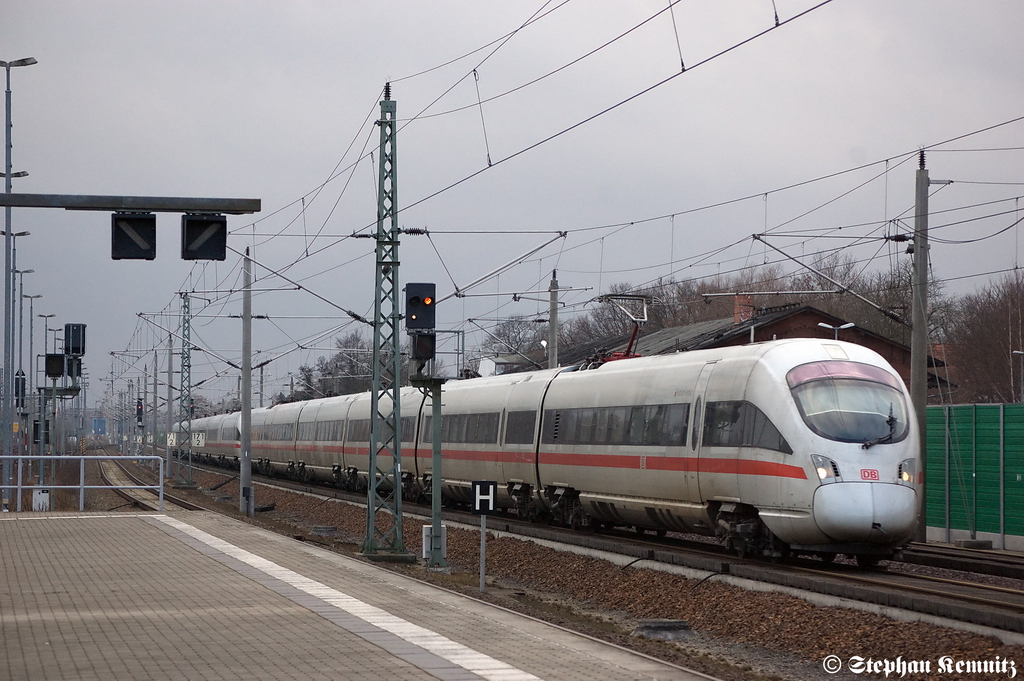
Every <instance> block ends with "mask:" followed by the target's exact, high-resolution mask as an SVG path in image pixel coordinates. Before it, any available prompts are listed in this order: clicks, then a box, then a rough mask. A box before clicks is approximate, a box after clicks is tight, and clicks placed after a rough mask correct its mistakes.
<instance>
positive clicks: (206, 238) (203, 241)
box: [181, 215, 228, 260]
mask: <svg viewBox="0 0 1024 681" xmlns="http://www.w3.org/2000/svg"><path fill="white" fill-rule="evenodd" d="M227 247H228V220H227V218H225V217H224V216H223V215H182V216H181V259H182V260H224V258H225V256H226V255H227Z"/></svg>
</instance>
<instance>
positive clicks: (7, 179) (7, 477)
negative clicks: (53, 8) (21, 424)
mask: <svg viewBox="0 0 1024 681" xmlns="http://www.w3.org/2000/svg"><path fill="white" fill-rule="evenodd" d="M35 63H36V60H35V58H34V57H25V58H24V59H16V60H14V61H0V65H2V66H3V67H4V70H5V71H6V72H7V90H6V98H5V105H6V114H7V127H6V144H5V152H6V153H5V154H4V156H5V166H4V191H5V193H7V194H10V193H11V179H12V177H13V174H12V172H11V69H12V68H16V67H18V66H31V65H32V64H35ZM26 174H27V173H23V172H21V173H18V176H19V177H24V176H25V175H26ZM4 225H5V230H6V231H5V234H4V377H3V395H2V396H0V405H2V411H3V423H2V424H0V425H2V427H3V431H4V433H3V449H2V451H3V453H4V454H5V455H7V454H10V453H11V430H12V429H13V424H14V418H13V417H12V414H13V410H12V408H11V407H12V406H13V405H12V402H13V400H11V393H12V391H11V386H12V385H13V382H12V380H11V379H12V376H11V373H12V372H11V367H12V365H13V364H14V349H13V348H12V347H11V346H12V345H13V343H12V342H11V339H12V337H13V335H14V334H13V329H12V328H11V327H12V326H13V324H12V323H11V322H12V321H13V316H12V314H11V310H12V307H13V305H12V300H11V288H12V287H11V270H13V269H14V268H13V266H12V264H11V258H12V250H13V247H14V244H13V241H14V237H13V235H12V233H11V207H10V206H6V207H5V208H4ZM12 481H13V480H12V477H11V461H10V459H4V465H3V484H4V485H10V484H11V483H12ZM10 496H11V491H10V488H9V487H8V488H7V489H4V490H3V510H4V511H8V510H9V508H10V506H9V499H10Z"/></svg>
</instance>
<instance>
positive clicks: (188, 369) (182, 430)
mask: <svg viewBox="0 0 1024 681" xmlns="http://www.w3.org/2000/svg"><path fill="white" fill-rule="evenodd" d="M178 397H179V399H180V408H179V410H178V414H179V415H180V423H179V424H178V428H179V431H178V433H179V437H180V438H181V442H179V443H178V478H179V480H178V485H180V486H188V487H191V486H192V484H193V483H192V308H191V301H190V299H189V297H188V291H186V292H184V293H182V294H181V386H180V389H179V390H178ZM182 461H187V462H188V479H186V478H184V477H183V476H182V474H181V464H182Z"/></svg>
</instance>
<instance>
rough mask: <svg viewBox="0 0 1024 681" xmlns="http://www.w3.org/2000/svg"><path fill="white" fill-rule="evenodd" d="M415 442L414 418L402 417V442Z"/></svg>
mask: <svg viewBox="0 0 1024 681" xmlns="http://www.w3.org/2000/svg"><path fill="white" fill-rule="evenodd" d="M415 441H416V417H415V416H403V417H402V442H415Z"/></svg>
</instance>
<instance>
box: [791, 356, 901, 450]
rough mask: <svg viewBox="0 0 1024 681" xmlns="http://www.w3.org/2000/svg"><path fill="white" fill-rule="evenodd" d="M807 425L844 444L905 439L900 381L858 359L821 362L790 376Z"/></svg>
mask: <svg viewBox="0 0 1024 681" xmlns="http://www.w3.org/2000/svg"><path fill="white" fill-rule="evenodd" d="M787 378H788V380H789V383H790V387H791V388H792V392H793V398H794V399H795V400H796V405H797V408H798V409H799V410H800V415H801V416H802V417H803V419H804V422H805V423H806V424H807V426H808V427H809V428H810V429H811V430H812V431H814V432H815V433H817V434H818V435H820V436H822V437H825V438H828V439H829V440H836V441H838V442H870V441H878V442H899V441H900V440H903V439H904V438H906V437H907V433H908V432H909V430H910V428H909V426H910V423H909V414H908V409H907V403H906V400H905V399H904V396H903V391H902V389H901V388H900V385H899V383H898V382H897V379H896V378H895V377H894V376H891V375H890V374H888V373H887V372H885V371H882V370H881V369H879V368H877V367H873V366H870V365H867V364H858V363H856V362H815V363H812V364H805V365H802V366H799V367H797V368H796V369H793V370H792V371H790V372H789V376H787Z"/></svg>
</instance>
